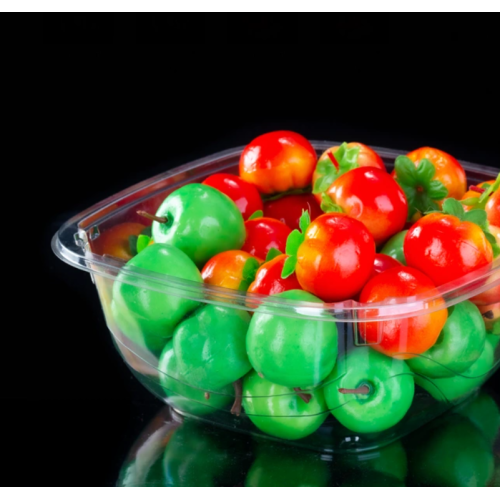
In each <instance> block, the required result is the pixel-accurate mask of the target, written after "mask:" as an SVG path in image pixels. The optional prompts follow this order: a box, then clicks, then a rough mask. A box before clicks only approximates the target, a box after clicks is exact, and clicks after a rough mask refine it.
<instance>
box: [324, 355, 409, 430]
mask: <svg viewBox="0 0 500 500" xmlns="http://www.w3.org/2000/svg"><path fill="white" fill-rule="evenodd" d="M323 390H324V393H325V399H326V403H327V406H328V408H329V409H330V411H331V412H332V414H333V416H334V417H335V418H336V419H337V420H338V421H339V422H340V423H341V424H342V425H343V426H344V427H347V429H349V430H351V431H353V432H360V433H373V432H381V431H384V430H386V429H389V428H391V427H393V426H394V425H396V424H397V423H398V422H399V421H400V420H401V419H402V418H403V417H404V416H405V415H406V413H407V412H408V410H409V408H410V406H411V404H412V401H413V395H414V392H415V383H414V380H413V373H412V372H411V370H410V369H409V368H408V365H407V364H406V363H405V362H404V361H402V360H398V359H394V358H389V357H387V356H384V355H383V354H381V353H379V352H377V351H374V350H373V349H371V348H369V347H355V348H354V349H353V350H351V351H350V352H349V353H348V354H347V355H346V358H345V361H343V362H342V363H339V364H337V366H336V367H335V368H334V370H333V371H332V373H331V374H330V375H329V377H328V378H327V379H326V380H325V383H324V389H323Z"/></svg>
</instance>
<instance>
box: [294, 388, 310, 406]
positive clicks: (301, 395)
mask: <svg viewBox="0 0 500 500" xmlns="http://www.w3.org/2000/svg"><path fill="white" fill-rule="evenodd" d="M293 390H294V391H295V392H296V393H297V396H298V397H299V398H300V399H302V401H304V403H306V404H308V403H309V401H311V398H312V396H311V395H310V394H306V393H304V392H302V389H301V388H300V387H294V388H293Z"/></svg>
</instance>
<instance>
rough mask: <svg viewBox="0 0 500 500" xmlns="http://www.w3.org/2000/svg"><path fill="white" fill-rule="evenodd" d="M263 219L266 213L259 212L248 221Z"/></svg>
mask: <svg viewBox="0 0 500 500" xmlns="http://www.w3.org/2000/svg"><path fill="white" fill-rule="evenodd" d="M261 217H264V212H263V211H262V210H257V211H256V212H254V213H253V214H252V215H251V216H250V217H249V218H248V220H254V219H260V218H261Z"/></svg>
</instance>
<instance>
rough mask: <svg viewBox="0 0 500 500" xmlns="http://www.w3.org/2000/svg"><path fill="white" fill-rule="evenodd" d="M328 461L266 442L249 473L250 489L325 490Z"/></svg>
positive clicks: (318, 456) (262, 444) (247, 481)
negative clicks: (304, 488)
mask: <svg viewBox="0 0 500 500" xmlns="http://www.w3.org/2000/svg"><path fill="white" fill-rule="evenodd" d="M329 477H330V474H329V467H328V465H327V462H324V461H323V460H321V456H320V455H316V454H314V453H311V452H309V451H305V450H299V449H296V448H291V447H289V446H283V445H280V444H279V443H273V442H271V441H269V442H266V443H264V442H262V443H259V446H258V448H257V458H256V459H255V461H254V463H253V464H252V467H251V468H250V470H249V471H248V474H247V478H246V481H245V486H247V487H261V488H262V487H300V486H303V487H314V486H316V487H321V486H326V485H327V484H328V480H329Z"/></svg>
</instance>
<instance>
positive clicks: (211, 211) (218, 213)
mask: <svg viewBox="0 0 500 500" xmlns="http://www.w3.org/2000/svg"><path fill="white" fill-rule="evenodd" d="M156 217H159V218H164V219H165V220H164V222H158V221H154V222H153V239H154V240H155V242H156V243H168V244H170V245H173V246H175V247H177V248H179V249H180V250H182V251H183V252H185V253H186V254H187V255H188V257H190V258H191V259H192V260H193V261H194V263H195V264H196V265H197V266H198V267H202V266H203V265H204V264H205V263H206V262H207V261H208V260H209V259H210V258H211V257H213V256H214V255H217V254H218V253H221V252H224V251H226V250H238V249H240V248H241V246H242V245H243V242H244V241H245V226H244V223H243V217H242V215H241V213H240V211H239V210H238V207H237V206H236V205H235V204H234V202H233V201H232V200H231V199H230V198H228V197H227V196H226V195H225V194H223V193H221V192H220V191H218V190H217V189H215V188H213V187H211V186H205V185H203V184H187V185H185V186H182V187H181V188H179V189H177V190H176V191H174V192H173V193H171V194H170V195H168V196H167V198H166V199H165V201H164V202H163V203H162V204H161V206H160V208H159V209H158V211H157V212H156Z"/></svg>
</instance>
